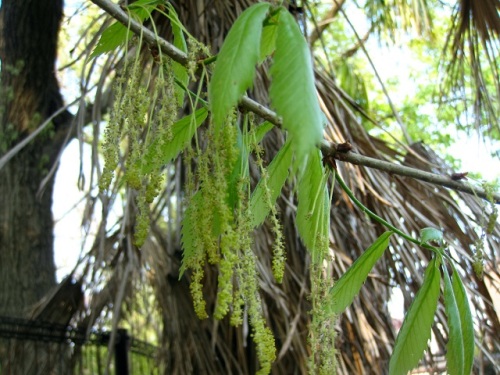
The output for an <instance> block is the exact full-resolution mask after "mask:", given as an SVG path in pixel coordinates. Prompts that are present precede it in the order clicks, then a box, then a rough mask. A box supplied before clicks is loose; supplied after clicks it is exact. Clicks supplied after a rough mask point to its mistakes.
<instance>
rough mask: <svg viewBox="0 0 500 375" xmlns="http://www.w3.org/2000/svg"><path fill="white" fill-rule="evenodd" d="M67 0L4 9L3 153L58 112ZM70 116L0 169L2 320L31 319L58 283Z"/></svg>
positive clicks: (8, 1)
mask: <svg viewBox="0 0 500 375" xmlns="http://www.w3.org/2000/svg"><path fill="white" fill-rule="evenodd" d="M62 7H63V1H62V0H51V1H37V0H30V1H16V0H4V1H3V2H2V7H1V9H0V59H1V64H2V69H1V82H2V85H1V93H0V155H2V156H3V155H4V154H5V153H6V152H7V151H8V150H9V149H11V148H12V147H13V146H14V145H16V144H18V143H19V142H20V141H21V140H22V139H23V138H25V137H26V136H28V135H29V134H30V133H32V132H33V131H34V130H35V129H36V128H37V127H38V126H39V125H40V124H41V123H42V122H43V121H44V120H45V119H47V118H48V117H49V116H50V115H51V114H52V113H54V112H55V111H56V110H57V109H59V108H60V107H61V105H62V98H61V95H60V93H59V86H58V83H57V79H56V76H55V59H56V51H57V34H58V31H59V24H60V21H61V17H62ZM68 119H69V115H68V114H67V113H65V114H64V115H61V116H59V117H57V118H55V119H54V120H53V124H52V126H49V128H47V129H46V130H45V131H44V132H42V133H41V134H39V135H38V136H37V137H36V138H35V139H34V140H32V141H31V142H30V143H29V145H28V146H27V147H25V148H24V149H22V150H21V151H20V152H19V153H18V154H17V155H15V156H14V157H13V158H12V159H11V160H10V161H9V162H8V163H7V164H6V165H5V166H4V167H3V168H2V169H0V315H7V316H16V317H19V316H21V315H26V313H27V311H28V309H29V308H30V307H31V306H32V305H33V304H35V303H36V302H37V301H39V300H40V299H41V298H42V297H43V296H44V295H45V294H46V293H47V292H48V291H49V290H50V289H51V288H52V287H54V286H55V282H56V280H55V265H54V259H53V234H52V229H53V223H52V211H51V206H52V190H53V184H54V179H53V178H51V179H50V180H49V181H48V182H47V184H46V185H45V186H44V189H43V190H42V192H41V193H38V192H39V189H40V186H41V182H42V181H43V179H44V178H45V177H46V176H47V173H48V171H49V170H50V168H51V166H52V165H53V163H54V162H55V160H56V155H57V154H58V151H59V149H60V147H61V142H60V139H61V138H62V137H61V130H64V129H63V128H64V125H65V124H66V123H67V121H68Z"/></svg>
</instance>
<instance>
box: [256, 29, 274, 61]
mask: <svg viewBox="0 0 500 375" xmlns="http://www.w3.org/2000/svg"><path fill="white" fill-rule="evenodd" d="M277 32H278V25H277V23H276V22H273V23H270V24H268V25H265V26H264V28H263V29H262V38H261V41H260V56H259V63H261V62H262V61H264V60H265V59H266V57H267V56H270V55H271V54H272V53H273V52H274V50H275V48H276V35H277V34H278V33H277Z"/></svg>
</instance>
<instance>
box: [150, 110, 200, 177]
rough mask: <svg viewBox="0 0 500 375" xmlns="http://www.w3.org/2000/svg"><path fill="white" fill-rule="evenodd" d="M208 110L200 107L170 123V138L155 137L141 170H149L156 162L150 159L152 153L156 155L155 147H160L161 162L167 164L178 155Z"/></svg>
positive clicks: (152, 156) (152, 155)
mask: <svg viewBox="0 0 500 375" xmlns="http://www.w3.org/2000/svg"><path fill="white" fill-rule="evenodd" d="M207 115H208V111H207V109H206V108H200V109H198V110H197V111H196V112H194V113H192V114H190V115H187V116H185V117H183V118H182V119H180V120H179V121H177V122H176V123H174V124H173V125H172V139H171V140H170V141H169V140H162V139H155V140H154V141H153V143H152V144H151V146H149V147H148V149H147V152H146V155H144V158H143V159H142V170H143V172H144V173H149V172H151V170H152V168H154V167H155V166H156V165H157V163H154V162H153V161H152V158H154V155H157V151H156V148H157V147H160V148H161V155H162V156H163V160H162V163H163V164H167V163H169V162H171V161H172V160H173V159H174V158H176V157H177V155H179V152H181V151H182V150H183V149H184V148H186V146H187V145H188V144H189V142H190V141H191V139H192V138H193V136H194V132H195V131H196V129H197V128H198V127H199V126H200V125H201V124H202V123H203V121H205V119H206V118H207Z"/></svg>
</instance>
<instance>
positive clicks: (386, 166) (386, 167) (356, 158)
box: [91, 0, 500, 203]
mask: <svg viewBox="0 0 500 375" xmlns="http://www.w3.org/2000/svg"><path fill="white" fill-rule="evenodd" d="M91 1H92V2H93V3H94V4H96V5H97V6H98V7H100V8H101V9H103V10H105V11H106V12H107V13H109V14H110V15H111V16H112V17H114V18H115V19H116V20H117V21H119V22H121V23H122V24H124V25H125V26H127V27H129V28H130V30H131V31H132V32H134V33H135V34H138V35H140V34H141V33H142V37H143V40H144V41H145V42H146V43H148V44H150V45H152V46H158V47H159V48H160V49H161V51H162V52H163V53H165V54H166V55H168V56H169V57H170V58H172V60H174V61H176V62H178V63H180V64H182V65H184V66H185V65H187V63H188V56H187V54H186V53H184V52H182V51H181V50H179V49H177V48H176V47H175V46H174V45H172V44H170V43H169V42H167V41H166V40H165V39H163V38H161V37H159V36H157V35H155V34H154V33H153V32H152V31H151V30H149V29H147V28H146V27H144V26H143V25H141V24H140V23H139V22H137V21H136V20H134V19H132V18H131V17H129V15H128V14H127V13H126V12H125V11H123V10H122V9H121V8H120V7H119V6H118V5H116V4H114V3H112V2H111V1H110V0H91ZM240 106H241V107H243V108H244V109H246V110H248V111H250V112H253V113H255V114H256V115H258V116H260V117H262V118H263V119H265V120H267V121H269V122H270V123H272V124H274V125H276V126H278V127H281V124H282V123H281V118H280V117H279V116H278V115H277V114H276V113H275V112H273V111H271V110H270V109H269V108H267V107H265V106H264V105H262V104H260V103H258V102H256V101H254V100H252V99H250V98H248V97H247V96H244V97H243V98H242V99H241V101H240ZM320 148H321V151H322V152H323V154H324V155H330V156H333V157H334V158H335V159H337V160H340V161H344V162H349V163H352V164H356V165H361V166H364V167H368V168H374V169H378V170H380V171H384V172H388V173H390V174H395V175H400V176H406V177H411V178H414V179H417V180H421V181H425V182H428V183H431V184H434V185H439V186H444V187H448V188H450V189H454V190H458V191H462V192H464V193H468V194H472V195H475V196H477V197H481V198H484V199H488V196H487V194H486V191H485V190H484V189H483V188H481V187H476V186H472V185H469V184H464V183H462V182H459V181H454V180H452V179H451V177H449V176H443V175H438V174H435V173H430V172H426V171H422V170H419V169H415V168H410V167H406V166H403V165H399V164H395V163H389V162H386V161H382V160H378V159H374V158H370V157H368V156H363V155H360V154H357V153H355V152H352V151H350V152H347V153H342V152H337V145H336V144H334V143H330V142H327V141H326V140H324V141H323V142H322V144H321V146H320ZM492 198H493V200H494V201H495V202H496V203H500V194H498V193H494V194H493V196H492Z"/></svg>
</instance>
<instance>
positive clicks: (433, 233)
mask: <svg viewBox="0 0 500 375" xmlns="http://www.w3.org/2000/svg"><path fill="white" fill-rule="evenodd" d="M430 241H436V242H437V243H438V244H441V242H442V241H443V232H442V231H441V230H439V229H436V228H432V227H428V228H423V229H421V230H420V243H422V244H424V243H428V242H430Z"/></svg>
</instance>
